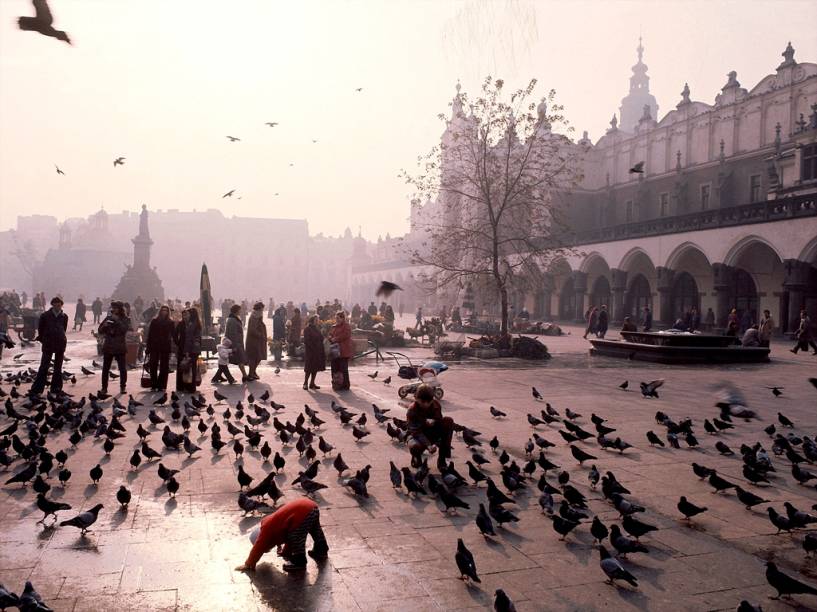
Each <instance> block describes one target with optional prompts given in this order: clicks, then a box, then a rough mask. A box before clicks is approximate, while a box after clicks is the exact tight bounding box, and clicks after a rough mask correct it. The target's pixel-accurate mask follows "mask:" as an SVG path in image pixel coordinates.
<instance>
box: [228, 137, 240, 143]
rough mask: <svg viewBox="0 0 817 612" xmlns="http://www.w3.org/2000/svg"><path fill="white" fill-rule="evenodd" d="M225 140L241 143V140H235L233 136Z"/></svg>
mask: <svg viewBox="0 0 817 612" xmlns="http://www.w3.org/2000/svg"><path fill="white" fill-rule="evenodd" d="M227 139H228V140H229V141H230V142H241V139H240V138H236V137H235V136H227Z"/></svg>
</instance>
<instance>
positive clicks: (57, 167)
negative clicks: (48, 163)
mask: <svg viewBox="0 0 817 612" xmlns="http://www.w3.org/2000/svg"><path fill="white" fill-rule="evenodd" d="M54 167H55V168H56V169H57V174H62V175H65V172H63V171H62V170H60V167H59V166H58V165H57V164H54Z"/></svg>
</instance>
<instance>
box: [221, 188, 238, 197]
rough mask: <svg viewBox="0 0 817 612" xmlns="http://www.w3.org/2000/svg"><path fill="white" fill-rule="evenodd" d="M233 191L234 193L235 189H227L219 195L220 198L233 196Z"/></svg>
mask: <svg viewBox="0 0 817 612" xmlns="http://www.w3.org/2000/svg"><path fill="white" fill-rule="evenodd" d="M234 193H235V189H230V191H228V192H227V193H225V194H224V195H223V196H221V197H222V198H231V197H233V194H234Z"/></svg>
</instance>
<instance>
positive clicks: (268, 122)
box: [264, 121, 278, 127]
mask: <svg viewBox="0 0 817 612" xmlns="http://www.w3.org/2000/svg"><path fill="white" fill-rule="evenodd" d="M264 125H268V126H270V127H275V126H276V125H278V122H277V121H267V122H266V123H265V124H264Z"/></svg>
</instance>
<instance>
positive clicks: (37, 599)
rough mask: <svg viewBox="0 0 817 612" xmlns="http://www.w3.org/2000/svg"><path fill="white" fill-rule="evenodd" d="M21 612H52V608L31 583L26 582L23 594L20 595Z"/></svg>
mask: <svg viewBox="0 0 817 612" xmlns="http://www.w3.org/2000/svg"><path fill="white" fill-rule="evenodd" d="M18 605H19V608H20V612H51V608H50V607H48V606H47V605H46V603H45V602H44V601H43V598H42V597H41V596H40V594H39V593H38V592H37V591H36V590H34V585H33V584H31V581H28V580H27V581H26V585H25V587H23V592H22V593H20V603H19V604H18Z"/></svg>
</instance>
